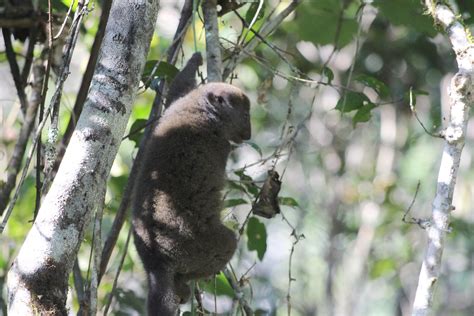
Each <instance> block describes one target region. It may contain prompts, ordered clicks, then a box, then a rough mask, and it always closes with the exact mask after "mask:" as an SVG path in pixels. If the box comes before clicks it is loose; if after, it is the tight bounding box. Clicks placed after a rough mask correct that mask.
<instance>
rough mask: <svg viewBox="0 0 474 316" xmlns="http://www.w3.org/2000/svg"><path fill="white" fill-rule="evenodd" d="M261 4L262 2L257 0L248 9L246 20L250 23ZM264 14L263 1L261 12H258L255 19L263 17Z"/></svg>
mask: <svg viewBox="0 0 474 316" xmlns="http://www.w3.org/2000/svg"><path fill="white" fill-rule="evenodd" d="M259 4H260V2H259V1H257V2H254V3H252V4H251V5H250V7H249V9H248V10H247V13H246V14H245V22H247V24H250V23H251V22H252V21H253V19H254V17H255V14H256V13H257V10H258V6H259ZM264 16H265V2H263V6H262V8H261V9H260V12H259V13H258V16H257V19H256V20H255V21H258V20H260V19H262V18H263V17H264Z"/></svg>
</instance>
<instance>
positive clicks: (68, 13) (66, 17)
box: [53, 0, 76, 40]
mask: <svg viewBox="0 0 474 316" xmlns="http://www.w3.org/2000/svg"><path fill="white" fill-rule="evenodd" d="M74 3H76V0H72V1H71V3H70V4H69V9H68V10H67V13H66V16H65V17H64V21H63V24H61V27H60V28H59V31H58V33H57V34H56V35H55V36H54V37H53V39H55V40H57V39H58V38H59V37H60V36H61V34H62V33H63V30H64V27H65V26H66V24H67V20H68V19H69V16H70V15H71V12H72V8H73V7H74Z"/></svg>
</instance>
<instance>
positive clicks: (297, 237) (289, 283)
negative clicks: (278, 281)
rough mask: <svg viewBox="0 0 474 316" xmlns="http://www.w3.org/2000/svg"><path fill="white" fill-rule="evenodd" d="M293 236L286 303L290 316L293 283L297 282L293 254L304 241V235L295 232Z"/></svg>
mask: <svg viewBox="0 0 474 316" xmlns="http://www.w3.org/2000/svg"><path fill="white" fill-rule="evenodd" d="M291 235H292V236H293V237H294V238H295V240H294V241H293V243H292V244H291V250H290V257H289V259H288V291H287V293H286V302H287V304H288V309H287V311H288V316H290V315H291V282H293V281H296V279H294V278H293V276H292V275H291V267H292V263H293V254H294V252H295V246H296V244H297V243H298V242H299V241H300V240H301V239H304V238H305V237H304V235H297V234H296V232H295V231H294V230H293V232H292V233H291Z"/></svg>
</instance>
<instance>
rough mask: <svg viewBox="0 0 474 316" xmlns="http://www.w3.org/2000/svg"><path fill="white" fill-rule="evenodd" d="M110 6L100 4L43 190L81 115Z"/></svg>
mask: <svg viewBox="0 0 474 316" xmlns="http://www.w3.org/2000/svg"><path fill="white" fill-rule="evenodd" d="M111 6H112V0H104V2H103V4H102V14H101V16H100V21H99V27H98V29H97V33H96V34H95V38H94V43H93V44H92V48H91V53H90V57H89V61H88V63H87V67H86V71H85V72H84V75H83V77H82V82H81V86H80V87H79V91H78V92H77V97H76V101H75V103H74V108H73V110H72V114H71V118H70V119H69V123H68V125H67V128H66V131H65V133H64V135H63V138H62V140H61V144H60V145H59V146H58V147H59V148H58V153H57V156H56V159H55V162H54V165H53V167H52V170H51V172H50V173H49V174H48V175H47V178H46V179H45V181H44V185H43V186H44V190H43V191H47V189H48V187H49V184H50V183H51V180H52V179H54V176H55V175H56V172H57V171H58V168H59V164H60V163H61V160H62V158H63V156H64V153H65V151H66V147H67V145H68V144H69V140H70V139H71V135H72V132H73V131H74V128H75V127H76V123H77V120H78V119H79V116H80V115H81V112H82V108H83V105H84V101H85V100H86V97H87V92H88V91H89V86H90V84H91V81H92V75H93V74H94V69H95V66H96V64H97V58H98V56H99V49H100V45H101V44H102V39H103V38H104V33H105V26H106V25H107V21H108V19H109V14H110V8H111Z"/></svg>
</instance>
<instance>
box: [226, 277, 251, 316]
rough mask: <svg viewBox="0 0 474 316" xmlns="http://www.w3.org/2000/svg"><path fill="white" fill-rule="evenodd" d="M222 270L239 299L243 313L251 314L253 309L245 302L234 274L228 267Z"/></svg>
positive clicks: (249, 315)
mask: <svg viewBox="0 0 474 316" xmlns="http://www.w3.org/2000/svg"><path fill="white" fill-rule="evenodd" d="M222 272H223V273H224V275H225V277H226V279H227V281H229V284H230V286H231V287H232V289H233V290H234V292H235V296H236V298H237V299H238V300H239V304H240V306H242V308H243V309H244V312H245V315H247V316H252V315H253V310H252V308H251V307H250V306H249V304H248V303H247V300H246V299H245V295H244V292H243V290H242V288H241V287H240V285H239V284H238V283H237V281H236V280H237V278H236V277H235V275H234V274H233V273H232V272H231V271H230V270H229V269H228V268H225V269H224V270H223V271H222Z"/></svg>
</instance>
